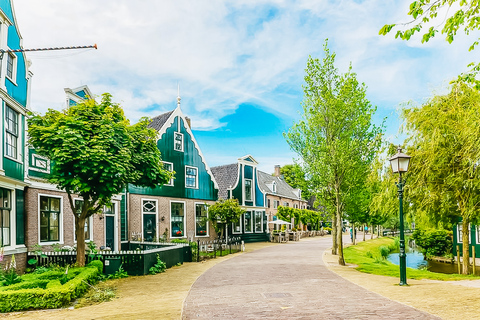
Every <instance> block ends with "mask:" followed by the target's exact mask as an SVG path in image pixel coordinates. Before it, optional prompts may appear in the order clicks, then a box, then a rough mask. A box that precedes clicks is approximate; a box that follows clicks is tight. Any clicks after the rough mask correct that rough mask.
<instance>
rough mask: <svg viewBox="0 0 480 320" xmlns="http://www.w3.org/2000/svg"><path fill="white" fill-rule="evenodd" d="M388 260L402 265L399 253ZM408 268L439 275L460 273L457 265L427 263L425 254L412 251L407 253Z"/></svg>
mask: <svg viewBox="0 0 480 320" xmlns="http://www.w3.org/2000/svg"><path fill="white" fill-rule="evenodd" d="M387 260H388V261H390V262H391V263H393V264H396V265H399V264H400V257H399V253H398V252H395V253H391V254H389V255H388V257H387ZM407 268H412V269H427V270H428V271H431V272H437V273H448V274H451V273H458V265H457V264H455V263H444V262H438V261H427V260H425V259H424V258H423V253H421V252H418V251H415V250H414V249H410V250H409V252H407ZM475 270H476V272H475V273H476V274H480V267H476V268H475Z"/></svg>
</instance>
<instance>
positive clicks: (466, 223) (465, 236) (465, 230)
mask: <svg viewBox="0 0 480 320" xmlns="http://www.w3.org/2000/svg"><path fill="white" fill-rule="evenodd" d="M469 228H470V220H469V219H465V218H463V221H462V243H463V248H462V252H463V264H462V274H468V267H469V266H470V251H469V249H470V238H469V235H470V232H469V231H470V229H469Z"/></svg>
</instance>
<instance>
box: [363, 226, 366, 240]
mask: <svg viewBox="0 0 480 320" xmlns="http://www.w3.org/2000/svg"><path fill="white" fill-rule="evenodd" d="M365 233H366V232H365V224H364V225H363V242H365Z"/></svg>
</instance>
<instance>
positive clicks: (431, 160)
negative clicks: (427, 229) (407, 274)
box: [403, 82, 480, 274]
mask: <svg viewBox="0 0 480 320" xmlns="http://www.w3.org/2000/svg"><path fill="white" fill-rule="evenodd" d="M479 110H480V92H479V91H477V90H476V89H474V88H472V87H471V86H469V85H467V84H465V83H461V82H458V83H455V84H453V85H452V88H451V91H450V92H449V93H448V94H446V95H438V96H434V97H433V98H431V99H430V100H429V101H427V102H426V103H425V104H423V105H422V106H421V107H418V108H417V107H411V108H407V109H404V111H403V118H404V119H405V123H406V125H405V129H406V131H407V134H408V135H409V137H408V140H407V141H408V143H409V146H410V147H409V148H408V154H409V155H411V156H412V160H413V162H412V166H411V169H409V173H408V177H409V178H408V179H409V181H408V183H407V184H406V189H407V190H408V192H409V197H410V198H411V202H412V203H413V206H414V209H415V210H416V211H421V212H422V214H425V215H428V216H429V217H430V218H431V219H432V220H435V221H439V220H443V221H445V220H447V221H450V222H453V221H455V220H456V219H457V217H458V216H459V217H461V218H462V222H461V223H462V226H463V230H462V241H463V243H464V244H468V243H469V239H468V236H469V233H468V230H469V224H470V223H478V222H479V217H480V214H479V212H480V211H479V209H480V171H479V170H478V166H479V160H480V148H479V143H478V142H479V141H480V113H479V112H478V111H479ZM468 266H469V246H468V245H464V246H463V268H462V269H463V271H462V272H463V273H464V274H467V273H468Z"/></svg>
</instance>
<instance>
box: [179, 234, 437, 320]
mask: <svg viewBox="0 0 480 320" xmlns="http://www.w3.org/2000/svg"><path fill="white" fill-rule="evenodd" d="M330 246H331V238H319V239H315V240H308V241H300V242H290V243H287V244H282V245H277V246H273V247H268V248H265V249H261V250H257V251H254V252H250V253H247V254H243V255H240V256H238V257H234V258H232V259H229V260H226V261H223V262H222V263H220V264H217V265H215V266H214V267H212V268H211V269H209V270H208V271H207V272H205V273H204V274H202V275H201V276H200V277H199V278H198V279H197V281H196V282H195V284H194V285H193V286H192V288H191V290H190V292H189V294H188V296H187V298H186V300H185V303H184V309H183V319H439V318H437V317H435V316H433V315H430V314H428V313H425V312H422V311H419V310H417V309H414V308H412V307H409V306H406V305H403V304H400V303H398V302H394V301H392V300H389V299H387V298H384V297H382V296H380V295H378V294H376V293H373V292H370V291H368V290H366V289H364V288H362V287H359V286H357V285H355V284H353V283H351V282H349V281H347V280H345V279H343V278H342V277H340V276H338V275H337V274H335V273H333V272H331V271H330V270H328V269H327V267H326V266H325V265H324V263H323V261H322V253H323V251H324V250H325V249H327V248H328V247H330Z"/></svg>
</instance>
